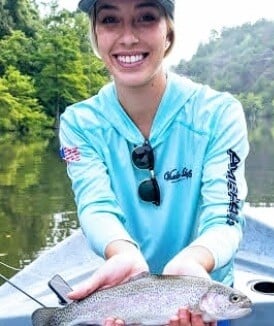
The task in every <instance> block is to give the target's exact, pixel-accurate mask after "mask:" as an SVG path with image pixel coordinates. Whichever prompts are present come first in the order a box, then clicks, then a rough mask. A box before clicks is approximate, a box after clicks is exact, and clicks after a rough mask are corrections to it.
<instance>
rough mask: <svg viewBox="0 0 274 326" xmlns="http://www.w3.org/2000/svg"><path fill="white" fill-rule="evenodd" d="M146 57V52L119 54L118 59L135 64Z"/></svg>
mask: <svg viewBox="0 0 274 326" xmlns="http://www.w3.org/2000/svg"><path fill="white" fill-rule="evenodd" d="M145 57H146V55H145V54H137V55H117V60H118V61H119V62H121V63H126V64H134V63H138V62H141V61H142V60H144V58H145Z"/></svg>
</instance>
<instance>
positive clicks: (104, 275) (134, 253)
mask: <svg viewBox="0 0 274 326" xmlns="http://www.w3.org/2000/svg"><path fill="white" fill-rule="evenodd" d="M106 256H107V258H108V259H107V260H106V262H105V263H104V264H103V265H102V266H101V267H99V268H98V269H97V270H96V271H95V272H94V274H93V275H92V276H91V278H90V280H89V281H88V283H87V284H85V285H83V286H81V287H79V288H78V289H76V290H74V291H72V292H70V293H69V294H68V297H69V298H70V299H72V300H79V299H83V298H85V297H87V296H88V295H90V294H91V293H93V292H94V291H96V290H98V289H102V288H108V287H111V286H115V285H117V284H121V283H124V282H126V281H128V280H129V279H130V278H131V277H133V276H136V275H137V274H140V273H142V272H147V271H148V270H149V269H148V265H147V263H146V261H145V259H144V257H143V255H142V254H141V252H140V251H139V250H138V249H137V248H136V247H135V245H133V244H132V243H130V242H127V241H122V240H118V241H115V242H113V243H111V244H110V245H109V246H108V247H107V250H106Z"/></svg>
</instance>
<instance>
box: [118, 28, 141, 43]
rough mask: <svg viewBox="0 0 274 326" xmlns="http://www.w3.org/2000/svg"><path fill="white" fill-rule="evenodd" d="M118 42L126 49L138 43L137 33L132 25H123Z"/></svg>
mask: <svg viewBox="0 0 274 326" xmlns="http://www.w3.org/2000/svg"><path fill="white" fill-rule="evenodd" d="M120 42H121V44H123V45H124V46H127V47H130V46H132V45H134V44H137V43H138V42H139V37H138V32H137V30H136V28H135V27H134V24H133V23H125V24H124V26H123V29H122V31H121V37H120Z"/></svg>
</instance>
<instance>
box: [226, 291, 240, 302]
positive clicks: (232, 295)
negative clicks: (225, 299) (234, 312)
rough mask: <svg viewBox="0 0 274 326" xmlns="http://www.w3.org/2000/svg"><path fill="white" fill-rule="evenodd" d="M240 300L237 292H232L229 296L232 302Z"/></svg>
mask: <svg viewBox="0 0 274 326" xmlns="http://www.w3.org/2000/svg"><path fill="white" fill-rule="evenodd" d="M240 300H241V297H240V296H239V295H238V294H235V293H232V294H231V295H230V297H229V301H230V302H232V303H238V302H239V301H240Z"/></svg>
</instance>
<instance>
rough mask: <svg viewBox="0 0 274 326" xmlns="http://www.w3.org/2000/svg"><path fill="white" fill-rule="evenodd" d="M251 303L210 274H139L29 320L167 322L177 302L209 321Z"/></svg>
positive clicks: (51, 324)
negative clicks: (203, 276)
mask: <svg viewBox="0 0 274 326" xmlns="http://www.w3.org/2000/svg"><path fill="white" fill-rule="evenodd" d="M251 305H252V303H251V301H250V300H249V298H248V297H247V296H246V295H244V294H243V293H241V292H239V291H237V290H235V289H233V288H230V287H227V286H225V285H223V284H221V283H219V282H215V281H212V280H210V279H206V278H200V277H193V276H166V275H149V274H145V275H144V274H141V275H139V276H137V277H134V278H132V279H131V280H130V281H128V282H126V283H124V284H120V285H117V286H115V287H112V288H107V289H102V290H98V291H96V292H94V293H93V294H91V295H90V296H89V297H87V298H85V299H83V300H81V301H74V302H72V303H70V304H68V305H67V306H65V307H63V308H40V309H37V310H36V311H35V312H34V313H33V315H32V322H33V325H34V326H46V325H47V326H57V325H58V326H76V325H102V324H103V323H104V320H105V319H106V318H107V317H117V318H119V319H122V320H124V321H125V323H126V325H129V324H135V325H166V324H167V323H168V321H169V319H170V317H171V316H173V315H174V314H176V313H177V311H178V308H180V307H187V308H188V309H189V310H190V311H191V312H193V313H196V314H200V315H202V317H203V320H204V321H205V322H210V321H215V320H225V319H235V318H239V317H242V316H245V315H246V314H248V313H249V312H251Z"/></svg>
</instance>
